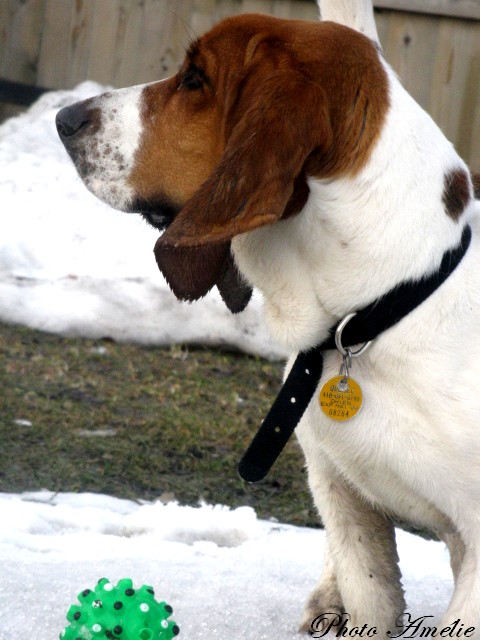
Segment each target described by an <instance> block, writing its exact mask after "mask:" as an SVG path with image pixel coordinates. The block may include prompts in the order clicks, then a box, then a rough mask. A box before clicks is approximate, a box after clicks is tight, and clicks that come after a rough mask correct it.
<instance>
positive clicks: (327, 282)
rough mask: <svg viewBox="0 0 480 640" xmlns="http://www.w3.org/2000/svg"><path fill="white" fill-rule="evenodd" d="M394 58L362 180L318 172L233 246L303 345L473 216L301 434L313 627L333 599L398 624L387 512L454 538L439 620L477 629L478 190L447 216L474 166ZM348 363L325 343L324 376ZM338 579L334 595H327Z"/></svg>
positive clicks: (278, 326) (363, 617)
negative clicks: (434, 278)
mask: <svg viewBox="0 0 480 640" xmlns="http://www.w3.org/2000/svg"><path fill="white" fill-rule="evenodd" d="M386 69H387V73H388V78H389V88H390V101H391V107H390V109H389V112H388V116H387V120H386V123H385V124H384V127H383V129H382V133H381V135H380V138H379V140H378V142H377V143H376V146H375V148H374V151H373V153H372V155H371V158H370V160H369V162H368V164H367V166H366V167H365V168H364V169H363V170H362V171H361V172H360V173H359V174H358V175H357V176H355V177H354V178H348V179H346V178H345V179H341V180H328V181H322V180H316V179H313V178H312V179H310V181H309V186H310V191H311V194H310V197H309V200H308V202H307V205H306V207H305V209H304V211H302V212H301V214H299V215H298V216H294V217H292V218H290V219H288V220H286V221H283V222H280V223H278V224H276V225H274V226H270V227H268V228H262V229H258V230H255V231H252V232H250V233H247V234H244V235H242V236H239V237H237V238H235V239H234V241H233V247H234V253H235V259H236V262H237V264H238V266H239V268H240V270H241V271H242V272H243V273H244V274H245V275H246V276H247V278H248V279H249V280H250V281H251V282H252V283H253V284H255V285H256V286H258V287H259V288H260V290H261V291H262V292H263V295H264V298H265V311H266V317H267V321H268V323H269V326H270V329H271V331H272V333H273V335H274V336H275V337H276V338H277V339H278V340H279V341H280V342H282V343H283V344H285V345H287V346H288V347H289V348H290V349H292V351H298V350H304V349H307V348H309V347H311V346H313V345H315V344H317V343H318V342H320V341H321V340H323V339H324V338H325V337H326V335H327V330H328V329H329V328H330V327H331V326H332V325H333V324H334V323H335V322H337V321H338V320H339V319H340V318H342V317H343V316H345V315H346V314H348V313H350V312H351V311H352V310H355V309H359V308H362V307H364V306H366V305H367V304H369V303H370V302H372V301H373V300H375V299H376V298H378V297H379V296H381V295H382V294H383V293H385V292H386V291H388V290H390V289H392V288H393V287H394V286H395V285H396V284H398V283H400V282H401V281H404V280H407V279H412V278H421V277H422V276H423V275H426V274H429V273H431V272H433V271H435V270H436V269H437V268H438V266H439V264H440V262H441V259H442V256H443V254H444V252H445V251H446V250H448V249H449V248H451V247H453V246H456V245H457V244H458V242H459V240H460V237H461V233H462V230H463V228H464V225H465V224H466V223H467V222H468V223H470V224H471V226H472V229H473V239H472V244H471V246H470V248H469V250H468V252H467V254H466V256H465V258H464V259H463V261H462V262H461V264H460V265H459V266H458V268H457V269H456V271H455V272H454V273H453V274H452V275H451V276H450V277H449V278H448V279H447V281H446V282H445V283H444V284H443V285H442V286H441V288H440V289H439V290H437V291H436V292H435V294H434V295H432V296H431V297H430V298H429V299H428V300H426V301H425V302H424V303H423V304H422V305H421V306H419V307H418V308H417V309H416V310H415V311H414V312H412V313H411V314H410V315H409V316H408V317H406V318H404V319H403V320H402V321H401V322H400V323H399V324H397V325H396V326H395V327H393V328H392V329H390V330H389V331H386V332H385V333H384V334H382V335H380V336H379V337H378V338H377V339H376V340H375V341H374V343H373V345H372V346H371V348H370V349H369V351H367V352H366V354H365V355H364V356H362V357H361V358H359V359H358V360H356V361H354V366H353V370H352V372H351V373H352V376H353V377H354V378H355V379H356V380H357V381H358V382H359V384H360V385H361V387H362V390H363V394H364V406H363V407H362V409H361V411H360V413H359V414H358V415H357V416H356V417H355V418H354V419H352V420H351V421H350V422H347V423H337V422H333V421H331V420H330V419H329V418H327V417H326V416H325V415H324V414H323V413H322V412H321V410H320V407H319V403H318V399H317V395H318V394H315V396H314V398H313V399H312V401H311V403H310V405H309V407H308V409H307V411H306V413H305V415H304V417H303V419H302V420H301V422H300V424H299V426H298V427H297V430H296V432H297V436H298V438H299V441H300V444H301V446H302V448H303V451H304V453H305V456H306V461H307V465H308V473H309V482H310V486H311V489H312V492H313V495H314V499H315V503H316V505H317V507H318V510H319V512H320V514H321V516H322V518H323V521H324V524H325V526H326V531H327V539H328V541H329V548H330V553H331V556H332V557H331V560H330V562H329V564H328V570H327V572H326V574H325V577H324V578H323V580H322V581H321V582H320V584H319V586H318V587H317V589H316V590H315V592H314V593H313V594H312V598H311V601H310V603H309V605H308V608H307V611H306V614H305V616H306V617H305V621H304V628H305V629H306V628H308V625H309V623H310V622H311V621H312V620H313V618H314V617H315V614H321V613H323V612H325V609H324V607H327V606H329V605H330V606H333V605H335V606H336V607H337V609H338V610H341V609H342V608H344V609H345V610H346V611H347V612H348V613H349V614H350V615H351V616H352V618H353V620H352V621H351V623H350V626H360V627H361V626H362V625H363V624H364V623H368V624H369V625H373V624H374V625H376V626H377V627H378V629H379V631H380V632H381V633H385V632H386V631H387V629H391V630H393V629H394V623H395V619H396V617H397V616H398V615H399V614H401V613H402V610H403V608H404V606H405V605H404V600H403V595H402V591H401V587H400V584H399V581H398V576H397V575H396V572H395V568H396V558H395V551H394V545H393V533H392V531H391V530H390V528H389V526H388V519H387V518H386V516H385V514H390V515H394V516H397V517H399V518H401V519H404V520H407V521H410V522H412V523H414V524H416V525H419V526H424V527H430V528H431V529H433V530H435V531H437V532H438V534H439V535H440V536H441V537H444V538H445V539H447V538H448V539H449V540H450V541H451V540H454V542H450V548H451V551H452V554H453V555H454V556H455V558H456V560H455V562H456V567H457V569H456V573H457V574H458V575H457V580H456V588H455V592H454V595H453V597H452V602H451V604H450V606H449V609H448V611H447V613H446V614H445V618H444V621H443V624H444V625H447V624H448V623H451V622H453V621H454V620H455V619H456V618H461V620H462V623H464V624H465V625H466V626H474V627H477V628H479V627H480V534H479V531H480V529H479V526H480V393H479V392H478V383H479V382H480V268H479V266H480V222H479V213H480V203H479V202H478V201H474V200H472V203H471V205H470V206H469V207H468V208H467V210H466V211H465V212H464V214H463V215H462V218H461V220H460V221H457V222H455V221H453V220H452V219H451V218H450V217H449V216H447V214H446V212H445V206H444V204H443V203H442V192H443V189H444V176H445V174H446V173H448V171H449V170H451V169H453V168H463V169H464V170H465V171H467V172H468V169H467V168H466V166H465V164H464V163H463V161H462V160H461V159H460V158H459V157H458V155H457V154H456V152H455V150H454V149H453V147H452V145H451V144H450V143H449V142H448V141H447V140H446V139H445V137H444V136H443V134H442V133H441V132H440V130H439V129H438V128H437V126H436V125H435V124H434V123H433V121H432V120H431V118H430V117H429V116H428V115H427V114H426V113H425V112H424V111H423V110H422V109H421V108H420V107H419V106H418V105H417V104H416V103H415V102H414V100H413V99H412V98H411V97H410V96H409V95H408V94H407V93H406V92H405V90H404V89H403V88H402V87H401V85H400V83H399V82H398V80H397V78H396V76H395V74H394V73H393V72H392V71H391V70H390V69H389V68H388V66H386ZM340 364H341V359H340V355H339V354H338V353H336V352H328V353H326V354H325V365H324V373H323V376H322V379H321V381H320V384H321V385H322V384H323V383H324V382H325V381H326V380H328V379H329V378H330V377H331V376H333V375H337V374H338V371H339V368H340ZM332 567H334V569H333V570H332ZM332 576H333V577H332ZM335 581H336V582H335ZM332 585H333V586H332ZM337 589H338V592H339V593H340V594H341V595H340V597H341V602H338V603H332V602H330V601H329V598H330V599H331V594H332V593H336V592H337V591H336V590H337ZM325 594H328V597H327V596H326V595H325ZM337 609H334V610H337ZM425 614H428V612H425Z"/></svg>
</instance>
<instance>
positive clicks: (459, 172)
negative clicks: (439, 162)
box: [442, 169, 472, 222]
mask: <svg viewBox="0 0 480 640" xmlns="http://www.w3.org/2000/svg"><path fill="white" fill-rule="evenodd" d="M443 183H444V188H443V196H442V200H443V204H444V205H445V209H446V212H447V215H449V216H450V217H451V218H452V220H455V222H456V221H457V220H458V219H459V218H460V216H461V215H462V213H463V210H464V209H465V207H466V206H467V205H468V203H469V202H470V200H471V197H472V195H471V192H472V183H471V180H470V176H469V175H468V173H466V172H465V171H463V169H455V170H453V171H449V172H448V173H447V174H446V175H445V176H444V180H443Z"/></svg>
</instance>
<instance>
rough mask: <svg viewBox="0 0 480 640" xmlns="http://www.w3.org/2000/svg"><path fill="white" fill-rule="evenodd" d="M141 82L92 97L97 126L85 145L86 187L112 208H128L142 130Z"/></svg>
mask: <svg viewBox="0 0 480 640" xmlns="http://www.w3.org/2000/svg"><path fill="white" fill-rule="evenodd" d="M144 86H145V85H139V86H136V87H130V88H128V89H119V90H115V91H111V92H108V93H104V94H102V95H101V96H98V97H97V98H94V99H93V100H92V103H91V108H92V109H97V110H98V111H99V114H100V126H99V128H98V130H97V131H96V132H95V133H94V134H93V135H91V136H90V137H89V141H88V147H86V148H85V153H86V158H85V159H86V162H87V166H88V171H87V172H85V173H83V172H82V178H83V180H84V182H85V184H86V186H87V187H88V189H89V190H90V191H91V192H92V193H93V194H94V195H95V196H97V197H98V198H100V199H101V200H103V201H104V202H106V203H107V204H109V205H111V206H112V207H115V208H116V209H121V210H128V209H129V205H130V203H131V202H132V199H133V198H134V197H135V191H134V189H133V188H132V187H131V185H130V184H129V176H130V173H131V171H132V169H133V167H134V163H135V154H136V152H137V149H138V146H139V143H140V139H141V134H142V130H143V126H142V120H141V106H142V102H141V98H142V91H143V88H144Z"/></svg>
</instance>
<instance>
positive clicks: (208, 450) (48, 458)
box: [0, 325, 317, 526]
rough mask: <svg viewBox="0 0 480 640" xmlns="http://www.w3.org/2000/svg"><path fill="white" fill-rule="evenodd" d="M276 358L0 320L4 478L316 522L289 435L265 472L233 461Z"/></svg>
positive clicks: (271, 392) (265, 393)
mask: <svg viewBox="0 0 480 640" xmlns="http://www.w3.org/2000/svg"><path fill="white" fill-rule="evenodd" d="M281 368H282V367H281V365H279V364H272V363H268V362H265V361H264V360H261V359H257V358H252V357H247V356H244V355H240V354H236V353H225V352H220V351H215V350H211V349H203V348H195V349H192V348H190V349H187V348H185V347H181V346H176V347H172V348H170V349H161V348H147V347H140V346H134V345H128V344H117V343H114V342H111V341H92V340H79V339H75V340H73V339H67V338H62V337H58V336H54V335H49V334H44V333H40V332H38V331H32V330H29V329H25V328H23V327H16V326H10V325H0V388H1V389H2V391H1V394H2V403H1V407H0V437H1V440H2V448H1V450H2V456H1V458H0V490H1V491H9V492H10V491H11V492H19V491H23V490H31V489H39V488H48V489H50V490H54V491H93V492H102V493H108V494H111V495H116V496H120V497H128V498H134V499H136V498H146V499H155V498H159V497H162V498H175V499H176V500H178V501H179V502H180V503H181V504H197V503H198V501H199V500H205V501H207V502H210V503H221V504H227V505H231V506H237V505H251V506H253V507H254V508H255V509H256V510H257V513H258V514H259V516H261V517H275V518H278V519H279V520H281V521H283V522H290V523H294V524H300V525H310V526H315V525H316V524H317V517H316V515H315V512H314V509H313V507H312V503H311V499H310V496H309V494H308V491H307V489H306V479H305V475H304V473H303V471H302V467H303V457H302V455H301V453H300V452H299V450H298V447H297V445H296V443H295V440H294V439H292V442H290V443H289V445H288V446H287V448H286V450H285V451H284V453H283V454H282V456H281V457H280V459H279V461H278V462H277V463H276V465H275V467H274V468H273V469H272V471H271V472H270V474H269V476H268V478H267V479H266V480H265V481H263V482H261V483H259V484H258V485H248V484H246V483H244V482H243V481H242V480H241V479H240V477H239V476H238V473H237V464H238V461H239V459H240V457H241V455H242V453H243V451H244V450H245V448H246V446H247V444H248V443H249V441H250V439H251V437H252V436H253V434H254V433H255V431H256V429H257V427H258V425H259V424H260V421H261V419H262V418H263V417H264V415H265V413H266V411H267V410H268V408H269V407H270V404H271V402H272V401H273V399H274V397H275V395H276V393H277V390H278V388H279V381H280V379H281ZM22 421H23V422H22ZM25 421H26V422H25Z"/></svg>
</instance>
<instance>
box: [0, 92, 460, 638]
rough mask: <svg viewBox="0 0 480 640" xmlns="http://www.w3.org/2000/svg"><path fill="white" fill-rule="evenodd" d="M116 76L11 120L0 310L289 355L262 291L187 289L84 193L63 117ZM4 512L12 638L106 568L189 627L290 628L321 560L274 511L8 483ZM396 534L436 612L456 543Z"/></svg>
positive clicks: (2, 184) (44, 619)
mask: <svg viewBox="0 0 480 640" xmlns="http://www.w3.org/2000/svg"><path fill="white" fill-rule="evenodd" d="M103 89H104V88H103V87H100V86H99V85H96V84H93V83H83V84H82V85H80V86H78V87H77V88H76V89H74V90H72V91H58V92H53V93H50V94H47V95H45V96H44V97H42V98H41V99H40V100H39V101H38V102H37V103H36V104H35V105H34V106H33V107H32V108H31V109H30V110H29V111H28V112H27V113H25V114H24V115H21V116H19V117H17V118H14V119H12V120H10V121H8V122H6V123H5V124H3V125H2V126H1V127H0V166H1V170H0V201H1V203H2V208H1V216H0V320H3V321H8V322H17V323H22V324H25V325H28V326H31V327H35V328H39V329H43V330H46V331H53V332H59V333H61V334H65V335H69V336H78V335H82V336H89V337H105V336H109V337H111V338H114V339H116V340H130V341H137V342H140V343H150V344H170V343H171V342H202V343H206V344H218V345H222V344H223V345H229V346H234V347H236V348H238V349H242V350H244V351H246V352H248V353H257V354H260V355H263V356H267V357H279V356H281V355H283V354H282V352H281V350H280V349H279V348H278V347H277V346H275V345H274V344H272V343H271V341H270V340H269V338H268V336H267V333H266V330H265V328H264V324H263V322H262V318H261V300H260V298H259V296H258V295H257V296H256V297H255V298H254V300H253V302H252V303H251V304H250V305H249V308H248V309H247V311H246V312H244V313H243V314H240V315H239V316H236V317H234V316H231V315H230V313H229V312H228V311H227V309H226V308H225V307H224V305H223V303H222V302H221V300H220V297H219V295H218V294H217V293H215V292H214V293H211V294H209V295H208V296H207V297H206V298H205V299H204V300H203V301H201V302H198V303H195V305H188V304H181V303H179V302H177V301H176V300H175V299H174V296H173V294H171V293H170V291H169V289H168V287H167V286H166V284H165V282H164V280H163V278H162V277H161V275H160V273H159V272H158V270H157V269H156V266H155V262H154V259H153V255H152V248H153V245H154V242H155V240H156V237H157V234H156V232H155V231H153V230H151V229H149V228H147V226H146V225H145V224H144V223H143V222H142V221H141V220H140V219H139V218H138V217H136V216H133V215H130V216H128V215H125V214H121V213H117V212H114V211H112V210H110V209H109V208H108V207H106V206H105V205H103V204H101V203H100V202H98V201H97V200H96V199H95V198H94V197H93V196H91V195H90V194H89V193H88V192H87V191H86V189H85V188H84V186H83V184H82V183H81V181H80V180H79V178H78V177H77V176H76V173H75V170H74V168H73V166H72V164H71V163H70V161H69V159H68V158H67V157H66V153H65V152H64V150H63V148H62V146H61V144H60V142H59V141H58V138H57V136H56V133H55V129H54V124H53V119H54V115H55V113H56V112H57V111H58V109H59V108H61V107H62V106H64V105H66V104H68V103H70V102H73V101H75V100H79V99H82V98H85V97H88V96H91V95H93V94H95V93H98V92H100V91H102V90H103ZM53 462H54V461H53ZM0 513H1V519H0V567H1V570H0V640H14V639H15V640H16V639H17V638H19V637H28V638H29V640H47V639H48V640H50V639H52V638H56V637H58V634H59V633H60V631H61V629H62V628H63V627H64V626H65V624H66V620H65V614H66V611H67V609H68V607H69V605H70V604H71V603H73V602H74V601H75V600H76V597H77V595H78V593H80V592H81V591H82V590H83V589H85V588H87V587H88V588H92V587H93V586H94V585H95V584H96V582H97V581H98V579H99V578H101V577H103V576H107V577H108V578H110V580H112V581H113V582H115V583H116V582H117V581H118V580H120V579H121V578H123V577H131V578H132V579H133V580H134V584H135V585H136V586H140V585H141V584H143V583H146V584H150V585H152V586H154V587H155V589H156V593H157V597H159V598H160V599H163V600H166V601H167V602H169V603H170V604H171V605H172V606H173V607H174V614H173V619H174V620H175V621H176V622H177V624H178V625H179V626H180V629H181V634H180V637H183V638H192V639H193V638H195V639H196V640H204V639H205V640H207V639H208V640H227V639H229V640H230V639H231V638H234V639H235V640H240V639H242V638H248V639H249V640H262V639H268V640H271V639H273V638H275V639H278V640H290V639H294V638H297V637H299V636H298V635H297V633H296V629H297V625H298V622H299V619H300V615H301V611H302V607H303V604H304V602H305V600H306V598H307V596H308V593H309V591H310V590H311V589H312V588H313V587H314V585H315V582H316V581H317V579H318V577H319V574H320V570H321V566H322V557H323V545H324V533H323V532H322V531H319V530H309V529H301V528H295V527H292V526H287V525H284V524H278V523H274V522H265V521H260V520H258V519H257V517H256V514H255V513H254V512H253V511H252V509H250V508H247V507H244V508H239V509H235V510H230V509H228V508H227V507H218V506H216V507H212V506H208V505H202V506H199V507H195V508H194V507H185V506H179V505H177V504H173V503H170V504H162V503H161V502H152V503H148V502H131V501H127V500H120V499H116V498H112V497H109V496H102V495H92V494H79V495H75V494H51V493H49V492H48V491H38V492H34V493H25V494H22V495H9V494H0ZM398 546H399V552H400V558H401V568H402V571H403V575H404V586H405V588H406V593H407V601H408V611H409V612H411V614H412V615H414V616H420V615H433V616H435V617H436V618H437V619H438V616H439V615H440V613H441V612H442V611H443V610H444V609H445V608H446V606H447V604H448V600H449V597H450V594H451V589H452V582H451V575H450V569H449V563H448V557H447V553H446V551H445V548H444V546H443V545H442V544H440V543H437V542H427V541H425V540H422V539H420V538H418V537H415V536H412V535H410V534H408V533H405V532H403V531H398ZM367 622H368V621H367ZM129 640H133V639H129Z"/></svg>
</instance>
